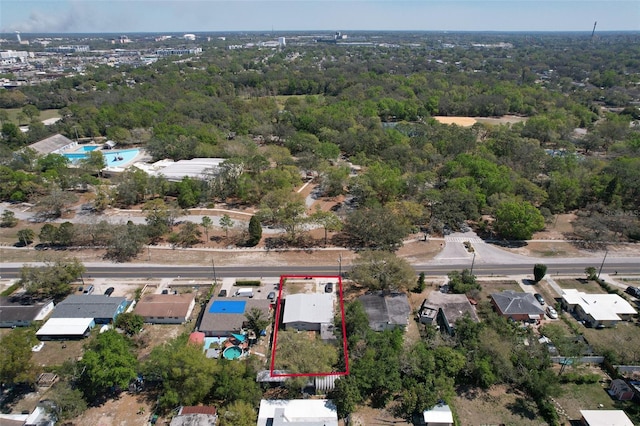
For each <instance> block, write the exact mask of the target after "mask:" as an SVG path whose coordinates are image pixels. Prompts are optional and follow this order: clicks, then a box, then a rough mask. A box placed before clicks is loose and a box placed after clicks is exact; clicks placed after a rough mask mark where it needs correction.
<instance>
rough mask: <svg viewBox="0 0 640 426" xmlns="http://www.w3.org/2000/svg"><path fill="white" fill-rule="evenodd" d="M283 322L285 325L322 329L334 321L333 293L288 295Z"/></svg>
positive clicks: (299, 328)
mask: <svg viewBox="0 0 640 426" xmlns="http://www.w3.org/2000/svg"><path fill="white" fill-rule="evenodd" d="M282 322H283V324H284V325H285V327H287V328H289V327H291V328H296V329H298V330H315V331H320V325H321V324H330V323H332V322H333V294H331V293H310V294H304V293H303V294H291V295H289V296H287V297H286V299H285V304H284V315H283V317H282Z"/></svg>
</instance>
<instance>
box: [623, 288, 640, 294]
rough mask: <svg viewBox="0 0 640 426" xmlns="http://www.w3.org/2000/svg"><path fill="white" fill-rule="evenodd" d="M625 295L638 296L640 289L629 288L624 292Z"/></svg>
mask: <svg viewBox="0 0 640 426" xmlns="http://www.w3.org/2000/svg"><path fill="white" fill-rule="evenodd" d="M624 292H625V293H627V294H630V295H632V296H633V297H639V296H640V288H638V287H633V286H629V287H627V288H626V289H625V290H624Z"/></svg>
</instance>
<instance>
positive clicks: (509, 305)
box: [490, 290, 544, 321]
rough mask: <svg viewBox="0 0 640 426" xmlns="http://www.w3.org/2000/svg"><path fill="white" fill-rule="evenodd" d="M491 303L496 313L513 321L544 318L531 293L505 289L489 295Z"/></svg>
mask: <svg viewBox="0 0 640 426" xmlns="http://www.w3.org/2000/svg"><path fill="white" fill-rule="evenodd" d="M490 298H491V304H492V305H493V307H494V309H495V310H496V311H497V312H498V314H500V315H502V316H504V317H507V318H511V319H513V320H515V321H537V320H542V319H544V310H543V309H542V306H540V303H538V301H537V300H536V298H535V297H533V294H531V293H520V292H516V291H513V290H505V291H503V292H501V293H492V294H491V295H490Z"/></svg>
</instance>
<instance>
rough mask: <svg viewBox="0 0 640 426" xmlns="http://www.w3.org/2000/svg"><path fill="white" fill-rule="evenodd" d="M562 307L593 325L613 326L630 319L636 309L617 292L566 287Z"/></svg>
mask: <svg viewBox="0 0 640 426" xmlns="http://www.w3.org/2000/svg"><path fill="white" fill-rule="evenodd" d="M561 304H562V309H564V310H566V311H569V312H571V313H572V314H574V315H575V316H576V317H577V318H578V319H580V320H581V321H584V322H585V323H586V324H587V325H589V326H591V327H613V326H615V325H616V324H617V323H618V321H629V320H631V319H632V317H633V316H634V315H636V314H637V312H636V310H635V309H634V308H633V307H632V306H631V305H630V304H629V302H627V301H626V300H625V299H623V298H622V297H620V296H618V295H617V294H600V293H584V292H581V291H578V290H576V289H566V290H564V291H563V293H562V300H561Z"/></svg>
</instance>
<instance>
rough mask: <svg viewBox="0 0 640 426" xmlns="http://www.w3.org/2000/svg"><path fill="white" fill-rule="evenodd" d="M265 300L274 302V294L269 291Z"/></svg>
mask: <svg viewBox="0 0 640 426" xmlns="http://www.w3.org/2000/svg"><path fill="white" fill-rule="evenodd" d="M267 300H271V301H274V300H276V292H275V291H270V292H269V294H267Z"/></svg>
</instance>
